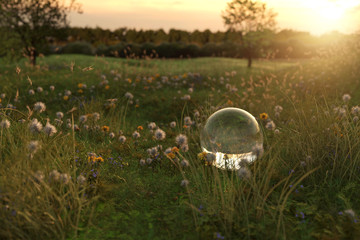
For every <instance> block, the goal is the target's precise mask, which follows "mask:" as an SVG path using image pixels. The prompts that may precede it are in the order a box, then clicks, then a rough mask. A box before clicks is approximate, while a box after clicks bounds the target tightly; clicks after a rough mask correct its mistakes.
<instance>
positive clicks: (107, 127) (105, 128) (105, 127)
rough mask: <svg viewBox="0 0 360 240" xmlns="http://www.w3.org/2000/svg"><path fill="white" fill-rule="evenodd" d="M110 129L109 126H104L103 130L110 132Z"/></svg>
mask: <svg viewBox="0 0 360 240" xmlns="http://www.w3.org/2000/svg"><path fill="white" fill-rule="evenodd" d="M109 130H110V128H109V126H102V127H101V131H103V132H108V131H109Z"/></svg>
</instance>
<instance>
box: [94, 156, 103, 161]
mask: <svg viewBox="0 0 360 240" xmlns="http://www.w3.org/2000/svg"><path fill="white" fill-rule="evenodd" d="M95 162H104V159H103V158H102V157H101V156H99V157H96V158H95Z"/></svg>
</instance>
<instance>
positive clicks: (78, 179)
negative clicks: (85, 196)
mask: <svg viewBox="0 0 360 240" xmlns="http://www.w3.org/2000/svg"><path fill="white" fill-rule="evenodd" d="M76 181H77V182H78V183H79V184H80V185H84V184H85V183H86V177H84V176H83V175H79V176H78V177H77V178H76Z"/></svg>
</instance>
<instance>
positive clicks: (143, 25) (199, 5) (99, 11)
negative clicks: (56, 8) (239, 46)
mask: <svg viewBox="0 0 360 240" xmlns="http://www.w3.org/2000/svg"><path fill="white" fill-rule="evenodd" d="M78 2H79V3H81V4H82V5H83V10H84V13H83V14H71V16H70V22H71V25H72V26H81V27H84V26H89V27H96V26H99V27H101V28H108V29H111V30H114V29H116V28H120V27H127V28H136V29H144V30H147V29H159V28H163V29H164V30H165V31H167V30H169V29H170V28H175V29H182V30H188V31H192V30H195V29H198V30H205V29H210V30H211V31H217V30H220V31H224V30H226V27H225V26H224V24H223V20H222V18H221V12H222V11H223V10H225V8H226V3H227V2H229V0H102V1H99V0H78ZM263 2H265V3H267V6H268V7H269V8H272V9H273V11H275V12H277V13H278V16H277V18H276V19H277V22H278V25H277V26H278V29H284V28H287V29H294V30H300V31H307V32H310V33H312V34H314V35H320V34H323V33H326V32H329V31H333V30H337V31H340V32H343V33H351V32H354V31H359V30H360V0H267V1H263Z"/></svg>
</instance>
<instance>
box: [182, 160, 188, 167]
mask: <svg viewBox="0 0 360 240" xmlns="http://www.w3.org/2000/svg"><path fill="white" fill-rule="evenodd" d="M180 164H181V166H183V167H188V166H189V165H190V164H189V161H188V160H186V159H183V160H182V161H181V163H180Z"/></svg>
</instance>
